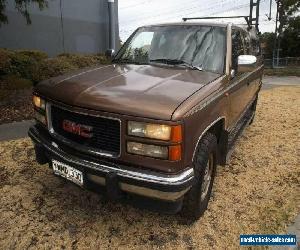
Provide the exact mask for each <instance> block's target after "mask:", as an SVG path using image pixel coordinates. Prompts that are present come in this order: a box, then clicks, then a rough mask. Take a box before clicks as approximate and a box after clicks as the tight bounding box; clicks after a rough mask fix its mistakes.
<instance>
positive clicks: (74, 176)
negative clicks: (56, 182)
mask: <svg viewBox="0 0 300 250" xmlns="http://www.w3.org/2000/svg"><path fill="white" fill-rule="evenodd" d="M52 166H53V171H54V174H56V175H60V176H62V177H64V178H66V179H68V180H70V181H72V182H74V183H75V184H77V185H80V186H82V185H83V175H82V172H81V171H79V170H77V169H76V168H73V167H71V166H69V165H67V164H64V163H62V162H59V161H57V160H52Z"/></svg>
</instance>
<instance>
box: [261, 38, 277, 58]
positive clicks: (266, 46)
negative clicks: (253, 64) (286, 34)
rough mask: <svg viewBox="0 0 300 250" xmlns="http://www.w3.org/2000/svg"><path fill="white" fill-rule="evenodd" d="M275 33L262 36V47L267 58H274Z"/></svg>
mask: <svg viewBox="0 0 300 250" xmlns="http://www.w3.org/2000/svg"><path fill="white" fill-rule="evenodd" d="M274 39H275V33H274V32H265V33H263V34H261V35H260V40H261V45H262V48H263V54H264V57H265V58H272V54H273V46H274Z"/></svg>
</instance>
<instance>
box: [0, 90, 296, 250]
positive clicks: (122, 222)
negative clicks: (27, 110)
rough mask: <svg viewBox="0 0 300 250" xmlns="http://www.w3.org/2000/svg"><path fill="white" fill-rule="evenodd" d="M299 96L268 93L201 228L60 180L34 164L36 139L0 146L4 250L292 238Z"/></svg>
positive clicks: (202, 245)
mask: <svg viewBox="0 0 300 250" xmlns="http://www.w3.org/2000/svg"><path fill="white" fill-rule="evenodd" d="M299 96H300V88H297V87H284V88H275V89H271V90H266V91H262V92H261V95H260V98H259V103H258V107H257V115H256V118H255V121H254V123H253V124H252V125H251V126H250V127H248V128H247V129H246V130H245V132H244V134H243V136H242V137H241V139H240V140H239V142H238V143H237V147H236V150H235V151H234V153H233V155H232V158H231V162H230V164H229V165H227V166H226V167H219V168H218V176H217V178H216V182H215V187H214V193H213V198H212V200H211V202H210V204H209V209H208V211H207V212H206V213H205V215H204V216H203V217H202V218H201V219H200V220H199V221H198V222H197V223H195V224H193V225H187V224H185V223H183V220H182V219H181V217H180V216H179V215H163V214H158V213H155V212H151V211H147V210H141V209H138V208H134V207H132V206H129V205H124V204H121V203H111V202H107V201H106V199H105V198H104V197H103V196H101V195H98V194H95V193H92V192H90V191H86V190H82V189H80V188H79V187H76V186H74V185H73V184H70V183H68V182H66V181H64V180H62V179H60V178H58V177H56V176H54V175H52V174H51V170H50V169H48V168H47V167H45V166H39V165H37V164H36V163H35V162H34V155H33V148H32V144H31V142H30V140H29V139H22V140H17V141H10V142H3V143H0V156H1V157H0V193H1V194H0V249H36V248H38V249H107V248H113V249H114V248H123V249H128V248H130V249H131V248H135V249H141V248H142V247H143V248H145V249H150V248H169V249H174V248H178V249H212V248H214V249H236V248H239V235H240V234H242V233H262V234H263V233H284V232H285V229H286V226H287V225H288V224H289V223H290V222H291V221H292V220H293V219H294V218H295V216H296V214H297V213H299V212H300V195H299V194H300V188H299V183H300V168H299V149H300V140H299V118H300V114H299V107H300V99H299Z"/></svg>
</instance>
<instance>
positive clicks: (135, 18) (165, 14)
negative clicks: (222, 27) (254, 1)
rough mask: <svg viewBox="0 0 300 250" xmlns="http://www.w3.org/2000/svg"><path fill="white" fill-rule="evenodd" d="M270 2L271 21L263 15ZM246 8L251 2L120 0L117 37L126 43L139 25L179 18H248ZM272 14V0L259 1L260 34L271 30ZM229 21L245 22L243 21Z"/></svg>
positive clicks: (178, 19) (274, 7)
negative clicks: (237, 16) (118, 32)
mask: <svg viewBox="0 0 300 250" xmlns="http://www.w3.org/2000/svg"><path fill="white" fill-rule="evenodd" d="M270 1H272V11H271V17H272V20H271V21H269V20H268V18H267V16H266V15H269V12H270ZM249 5H250V0H214V1H212V0H119V25H120V37H121V40H122V41H125V40H126V39H127V38H128V37H129V36H130V34H131V33H132V32H133V31H134V30H135V29H136V28H138V27H139V26H142V25H147V24H155V23H166V22H180V21H181V20H182V17H199V16H220V15H221V16H236V15H239V16H240V15H249V11H250V8H249ZM275 15H276V5H275V0H261V3H260V18H259V22H260V26H259V29H260V31H261V32H262V33H263V32H271V31H274V29H275ZM219 21H220V20H219ZM230 21H232V22H234V23H243V22H244V20H243V19H235V20H230ZM226 22H228V19H227V20H226Z"/></svg>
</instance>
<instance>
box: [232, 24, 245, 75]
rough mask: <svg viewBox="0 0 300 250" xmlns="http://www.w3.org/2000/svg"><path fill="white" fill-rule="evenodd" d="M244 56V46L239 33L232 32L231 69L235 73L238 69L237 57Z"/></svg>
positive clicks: (236, 31)
mask: <svg viewBox="0 0 300 250" xmlns="http://www.w3.org/2000/svg"><path fill="white" fill-rule="evenodd" d="M239 55H244V45H243V39H242V35H241V32H240V31H238V30H232V69H234V70H235V71H236V70H237V67H238V56H239Z"/></svg>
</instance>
